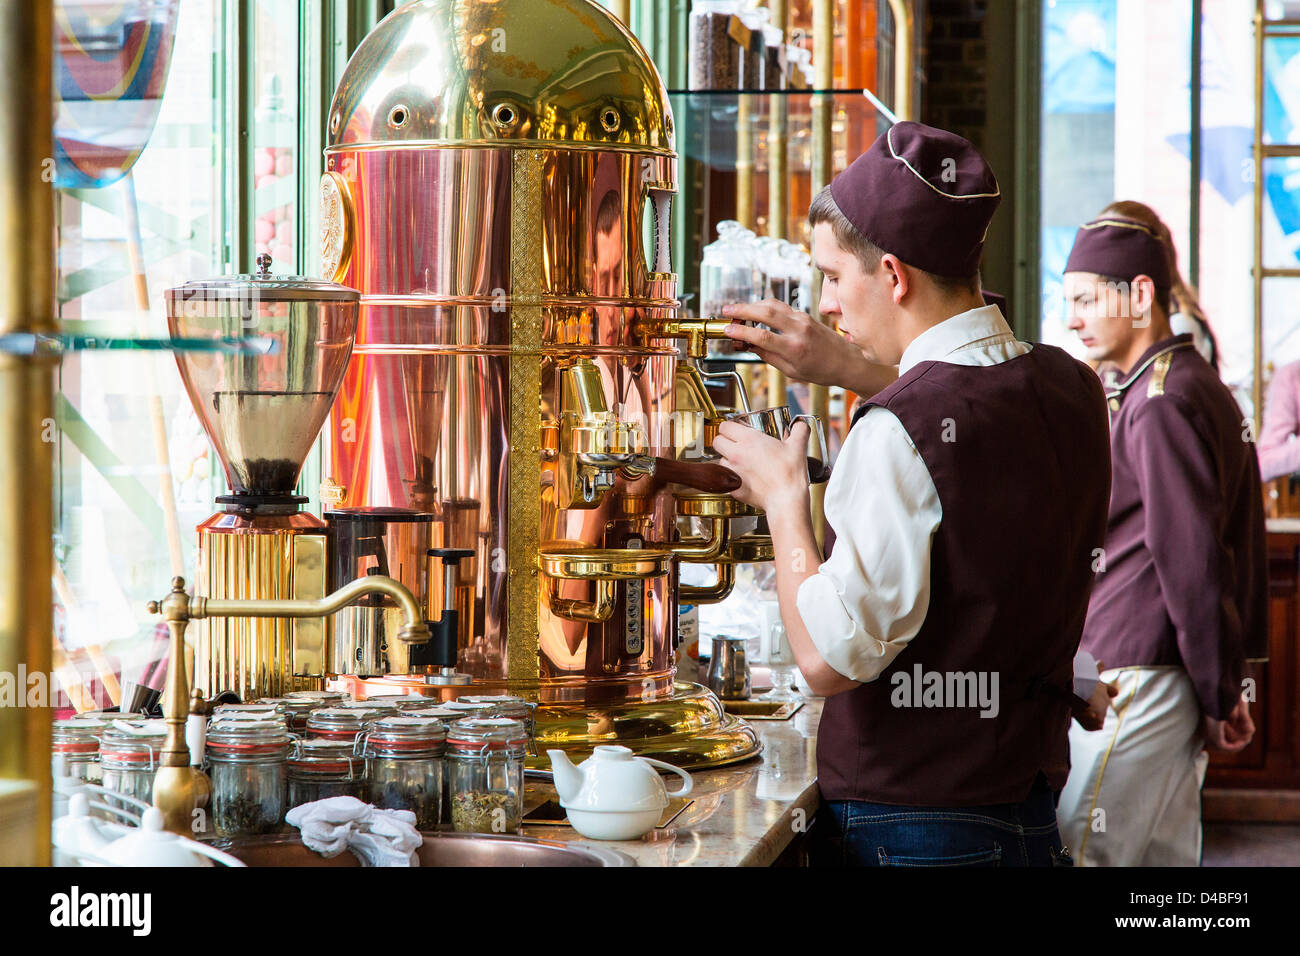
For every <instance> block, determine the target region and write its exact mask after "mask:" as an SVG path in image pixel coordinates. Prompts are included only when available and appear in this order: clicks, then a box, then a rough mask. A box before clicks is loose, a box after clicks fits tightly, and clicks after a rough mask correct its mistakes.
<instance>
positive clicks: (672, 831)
mask: <svg viewBox="0 0 1300 956" xmlns="http://www.w3.org/2000/svg"><path fill="white" fill-rule="evenodd" d="M821 711H822V701H821V699H820V698H811V699H808V700H806V701H805V702H804V705H803V707H801V708H800V709H799V710H798V711H797V712H796V713H795V714H794V715H793V716H792V717H790V718H789V719H788V720H781V721H776V720H755V721H751V726H752V727H753V728H754V730H755V731H756V732H757V733H758V736H759V738H760V739H761V740H762V741H763V752H762V754H761V755H760V756H759V757H758V758H757V759H754V760H750V761H748V762H746V763H742V764H737V765H735V766H731V767H722V768H720V769H717V770H701V771H698V772H696V773H694V774H693V777H694V779H695V787H694V790H693V792H692V793H691V797H690V799H691V803H690V804H689V805H687V807H686V808H685V809H684V810H683V811H682V812H681V813H679V814H678V815H677V816H676V817H675V818H674V819H673V820H672V821H671V822H669V823H668V825H667V826H663V827H660V828H659V829H656V830H654V831H652V832H650V833H648V834H646V835H645V836H643V837H642V838H641V839H639V840H622V841H610V842H605V841H595V840H587V839H584V838H583V837H581V836H579V835H578V834H577V832H576V831H574V830H573V829H572V828H571V827H569V826H567V825H566V826H537V825H527V824H525V826H524V829H523V833H524V834H525V835H527V836H532V837H538V838H539V839H546V840H558V841H563V842H566V843H579V844H590V845H592V846H599V847H606V848H608V849H612V850H618V851H620V852H622V853H626V854H627V855H628V856H630V857H632V859H633V860H635V861H636V863H637V865H638V866H769V865H771V864H772V863H773V862H774V861H775V860H776V858H777V857H778V856H780V854H781V852H782V851H783V850H784V849H785V848H786V847H787V846H789V845H790V843H791V841H792V840H793V839H794V837H795V835H796V834H798V833H799V832H802V831H804V830H806V828H807V826H808V824H810V823H811V822H812V817H813V813H814V812H815V811H816V809H817V802H818V792H817V782H816V778H817V764H816V759H815V750H814V748H815V745H816V742H817V722H818V720H819V719H820V718H821ZM665 782H666V783H667V784H668V786H669V789H670V790H672V789H675V783H674V780H673V779H672V778H668V779H666V780H665ZM530 791H531V792H533V793H534V795H535V797H545V796H551V797H553V796H554V792H555V791H554V790H553V789H552V788H551V787H550V786H549V785H548V784H545V783H537V784H530ZM530 802H533V801H530Z"/></svg>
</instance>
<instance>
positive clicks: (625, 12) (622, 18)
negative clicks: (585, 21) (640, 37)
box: [609, 0, 632, 29]
mask: <svg viewBox="0 0 1300 956" xmlns="http://www.w3.org/2000/svg"><path fill="white" fill-rule="evenodd" d="M609 12H610V13H612V14H614V16H616V17H618V22H619V23H621V24H623V26H625V27H627V28H628V29H631V28H632V0H610V4H609Z"/></svg>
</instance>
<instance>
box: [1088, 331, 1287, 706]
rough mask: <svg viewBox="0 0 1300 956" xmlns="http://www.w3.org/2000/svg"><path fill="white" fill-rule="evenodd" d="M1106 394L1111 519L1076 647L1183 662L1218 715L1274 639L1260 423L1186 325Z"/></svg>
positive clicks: (1129, 661) (1136, 659) (1100, 654)
mask: <svg viewBox="0 0 1300 956" xmlns="http://www.w3.org/2000/svg"><path fill="white" fill-rule="evenodd" d="M1107 401H1108V403H1109V405H1110V418H1111V436H1110V449H1111V460H1112V463H1113V474H1112V479H1111V498H1110V518H1109V522H1108V525H1107V531H1106V545H1105V551H1104V554H1103V556H1102V557H1103V561H1102V562H1100V563H1099V566H1098V568H1097V578H1096V583H1095V584H1094V586H1093V590H1092V600H1091V602H1090V604H1089V607H1088V620H1087V623H1086V624H1085V625H1084V633H1083V643H1082V647H1083V648H1084V649H1085V650H1087V651H1089V652H1090V653H1091V654H1092V655H1093V656H1094V657H1096V658H1097V659H1098V660H1100V661H1102V662H1104V663H1105V665H1106V666H1107V667H1127V666H1134V665H1142V664H1148V665H1174V666H1178V667H1183V668H1185V669H1186V671H1187V674H1188V676H1189V677H1190V678H1191V680H1192V684H1193V686H1194V687H1195V688H1196V696H1197V698H1198V700H1199V701H1200V704H1201V710H1202V711H1203V712H1204V713H1205V714H1207V715H1208V716H1210V717H1213V718H1215V719H1218V720H1222V719H1224V718H1226V717H1227V716H1228V713H1229V711H1231V710H1232V708H1233V706H1234V705H1235V704H1236V702H1237V700H1238V699H1239V698H1240V697H1241V691H1242V685H1241V681H1242V677H1243V676H1244V675H1243V669H1244V662H1245V660H1246V659H1247V658H1259V657H1263V656H1264V654H1265V651H1266V648H1267V608H1266V601H1267V585H1268V581H1267V567H1266V564H1265V561H1266V557H1265V541H1264V504H1263V496H1262V494H1261V491H1260V481H1259V461H1258V459H1257V458H1256V455H1255V446H1254V444H1253V430H1252V429H1251V428H1250V425H1249V423H1248V422H1247V421H1246V419H1245V417H1244V416H1243V415H1242V414H1241V409H1239V408H1238V407H1237V403H1236V402H1235V401H1234V400H1233V398H1232V395H1231V393H1230V392H1229V391H1228V389H1227V388H1226V387H1225V386H1224V384H1223V382H1221V381H1220V380H1219V376H1218V375H1217V374H1216V373H1215V371H1214V369H1213V368H1211V367H1210V366H1209V364H1207V363H1206V361H1205V360H1204V359H1203V358H1201V356H1200V355H1199V354H1198V353H1197V351H1196V349H1195V348H1194V347H1193V345H1192V337H1191V336H1190V335H1178V336H1174V337H1172V338H1169V339H1166V340H1164V341H1163V342H1159V343H1157V344H1156V345H1153V346H1152V347H1151V348H1150V349H1148V350H1147V351H1146V353H1144V354H1143V356H1142V357H1141V358H1140V359H1139V360H1138V361H1137V364H1136V365H1134V367H1133V369H1132V370H1131V371H1130V372H1129V373H1128V374H1127V375H1123V376H1120V377H1119V378H1118V380H1117V382H1116V384H1115V385H1114V386H1113V387H1112V388H1111V389H1110V390H1109V392H1108V394H1107Z"/></svg>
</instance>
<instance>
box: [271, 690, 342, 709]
mask: <svg viewBox="0 0 1300 956" xmlns="http://www.w3.org/2000/svg"><path fill="white" fill-rule="evenodd" d="M284 696H285V697H286V698H287V699H288V700H309V701H311V702H312V704H313V706H316V707H336V706H338V705H339V704H341V703H343V702H344V701H345V700H350V699H351V698H350V697H348V695H347V694H345V693H344V692H343V691H341V690H291V691H289V692H288V693H286V694H285V695H284Z"/></svg>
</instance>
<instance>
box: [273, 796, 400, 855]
mask: <svg viewBox="0 0 1300 956" xmlns="http://www.w3.org/2000/svg"><path fill="white" fill-rule="evenodd" d="M284 819H285V822H286V823H289V824H290V825H292V826H295V827H297V828H298V829H299V831H300V832H301V833H302V842H303V843H305V844H306V845H307V846H308V847H309V848H310V849H312V850H315V851H316V852H317V853H319V854H320V855H321V856H323V857H325V858H326V859H329V858H330V857H334V856H338V855H339V854H340V853H342V852H343V851H344V850H348V849H350V850H352V851H353V852H354V853H356V854H357V856H359V857H361V859H362V861H363V862H364V863H365V864H366V865H367V866H419V865H420V859H419V857H417V856H416V855H415V851H416V849H417V848H418V847H419V846H420V845H421V844H422V843H423V842H424V837H422V836H420V832H419V831H418V830H416V829H415V814H414V813H412V812H411V811H410V810H378V809H376V808H375V807H372V806H371V805H370V804H368V803H363V802H361V801H360V800H358V799H357V798H356V797H328V798H326V799H324V800H317V801H315V802H314V803H304V804H302V805H301V806H297V807H294V808H293V809H292V810H290V811H289V812H288V813H286V814H285V815H284Z"/></svg>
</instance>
